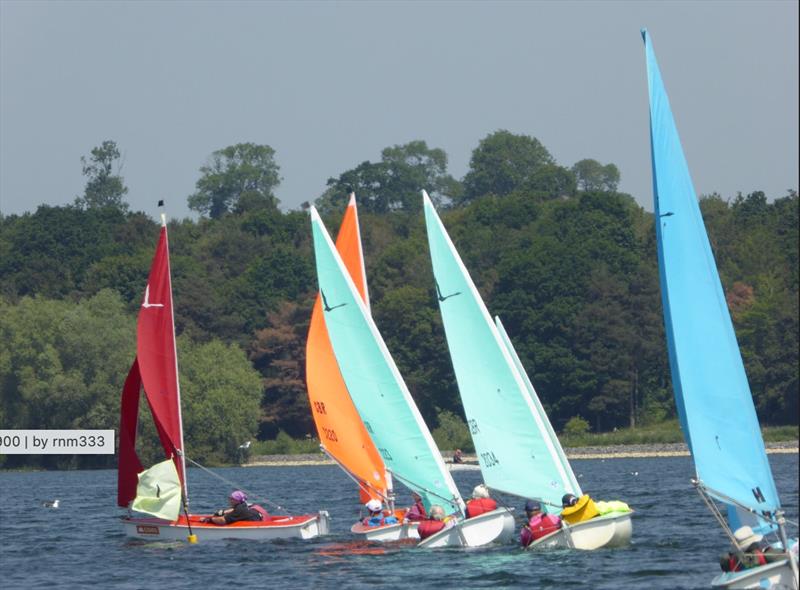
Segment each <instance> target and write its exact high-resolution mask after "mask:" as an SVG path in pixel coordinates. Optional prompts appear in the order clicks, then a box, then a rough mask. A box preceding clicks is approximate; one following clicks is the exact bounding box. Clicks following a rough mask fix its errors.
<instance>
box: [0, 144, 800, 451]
mask: <svg viewBox="0 0 800 590" xmlns="http://www.w3.org/2000/svg"><path fill="white" fill-rule="evenodd" d="M119 162H120V152H119V149H118V148H117V145H116V144H115V143H114V142H113V141H106V142H104V143H103V144H102V145H101V146H98V147H96V148H94V149H93V150H92V151H91V152H90V154H89V155H88V156H87V157H86V158H83V159H82V166H83V173H84V175H85V176H86V187H85V191H84V194H82V195H80V196H78V197H76V198H75V201H74V203H73V204H72V205H69V206H64V207H50V206H40V207H39V208H38V209H37V210H36V211H35V212H33V213H26V214H24V215H10V216H2V215H1V214H0V400H2V403H0V425H2V428H4V429H8V428H116V426H117V420H118V403H119V402H118V400H119V394H120V391H121V388H122V383H123V381H124V378H125V376H126V374H127V371H128V368H129V366H130V363H131V362H132V360H133V358H134V355H135V324H136V313H137V310H138V306H139V304H140V302H141V297H142V293H143V289H144V285H145V283H146V280H147V274H148V271H149V266H150V261H151V258H152V256H153V252H154V248H155V244H156V240H157V235H158V223H157V222H156V220H155V219H154V218H155V217H156V213H157V211H156V207H155V203H154V207H153V210H152V211H147V212H133V211H130V210H129V206H128V204H127V202H126V201H125V195H126V193H127V187H126V186H125V184H124V177H123V175H122V170H120V168H119ZM619 179H620V175H619V171H618V170H617V168H616V166H614V165H613V164H607V165H602V164H600V163H599V162H597V161H595V160H591V159H586V160H582V161H581V162H578V163H576V164H574V165H573V166H571V167H567V166H562V165H560V164H559V163H557V162H556V161H555V160H554V158H553V157H552V156H551V155H550V154H549V152H548V151H547V149H546V148H545V146H543V145H542V144H541V143H540V142H539V141H538V140H536V139H535V138H533V137H529V136H524V135H516V134H513V133H510V132H508V131H497V132H495V133H492V134H490V135H488V136H487V137H486V138H484V139H483V140H481V142H480V143H479V145H478V146H477V147H476V148H475V150H474V151H473V155H472V159H471V161H470V168H469V171H468V173H467V174H466V175H465V177H464V178H463V179H461V180H458V179H455V178H453V177H452V176H451V175H450V174H449V173H448V172H447V155H446V154H445V152H444V151H442V150H441V149H435V148H429V147H428V146H427V145H426V143H425V142H423V141H414V142H411V143H408V144H405V145H399V146H393V147H388V148H386V149H385V150H384V151H383V152H382V155H381V159H380V161H378V162H363V163H361V164H359V165H358V166H356V167H355V168H353V169H352V170H348V171H345V172H343V173H342V174H341V175H340V176H339V177H338V178H331V179H330V180H329V181H328V183H327V187H323V188H322V190H321V194H320V196H319V198H318V199H317V200H316V202H315V203H314V204H315V205H316V206H317V208H318V209H319V210H320V212H321V213H322V215H323V218H324V219H325V221H326V223H327V225H328V228H329V230H330V231H331V233H332V234H334V235H335V232H336V229H337V228H338V224H339V221H340V219H341V215H342V212H343V209H344V206H345V204H346V202H347V198H348V194H349V192H350V191H355V193H356V195H357V198H358V202H359V212H360V222H361V231H362V238H363V243H364V250H365V256H366V266H367V276H368V282H369V289H370V296H371V300H372V310H373V315H374V317H375V319H376V322H377V324H378V326H379V328H380V329H381V332H382V334H383V336H384V339H385V340H386V342H387V345H388V347H389V349H390V351H391V352H392V354H393V355H394V358H395V360H396V361H397V364H398V366H399V368H400V370H401V372H402V374H403V375H404V377H405V379H406V382H407V383H408V386H409V389H410V390H411V393H412V395H413V396H414V398H415V399H416V401H417V404H418V405H419V408H420V410H421V412H422V414H423V416H424V417H425V419H426V421H427V422H428V424H429V426H430V427H431V428H435V427H436V426H437V424H438V423H439V421H440V419H441V418H442V417H443V416H444V417H448V416H450V414H449V413H453V414H456V415H461V409H460V403H459V398H458V392H457V390H456V387H455V378H454V375H453V372H452V367H451V365H450V359H449V355H448V352H447V344H446V342H445V340H444V332H443V329H442V325H441V320H440V318H439V312H438V307H437V304H436V297H435V288H434V283H433V278H432V274H431V266H430V261H429V258H428V247H427V239H426V236H425V228H424V220H423V216H422V212H421V206H422V201H421V196H420V189H422V188H425V189H427V190H428V192H429V193H430V194H431V196H432V198H433V199H434V201H435V202H436V203H437V205H438V206H439V208H440V212H441V214H442V219H443V221H444V223H445V225H446V226H447V228H448V231H449V232H450V234H451V236H452V238H453V241H454V242H455V244H456V247H457V248H458V249H459V251H460V253H461V255H462V258H463V259H464V262H465V264H466V265H467V267H468V269H469V270H470V272H471V273H472V276H473V278H474V280H475V281H476V283H477V285H478V288H479V290H480V291H481V293H482V295H483V297H484V299H485V301H486V303H487V305H488V307H489V309H490V311H491V312H492V313H495V314H498V315H500V316H501V317H502V319H503V322H504V324H505V326H506V328H507V330H508V332H509V334H510V336H511V338H512V340H513V341H514V344H515V346H516V348H517V350H518V352H519V353H520V356H521V358H522V360H523V363H524V364H525V366H526V368H527V370H528V373H529V375H530V376H531V379H532V381H533V383H534V385H535V386H536V389H537V391H538V393H539V395H540V397H541V398H542V402H543V403H544V406H545V408H546V410H547V411H548V414H549V416H550V418H551V421H552V422H553V424H554V426H555V428H556V429H557V430H561V429H562V428H563V427H564V425H565V423H566V422H567V421H568V420H570V419H571V418H574V417H576V416H579V417H581V418H583V419H585V420H586V421H588V423H589V424H590V425H591V428H592V429H593V430H594V431H597V432H602V431H607V430H611V429H614V428H616V427H623V426H626V427H627V426H637V425H644V424H652V423H655V422H659V421H662V420H665V419H670V418H673V417H674V415H675V408H674V403H673V399H672V391H671V385H670V376H669V363H668V359H667V353H666V348H665V338H664V328H663V321H662V311H661V299H660V294H659V285H658V270H657V261H656V246H655V232H654V227H653V215H652V213H649V212H646V211H645V210H643V209H642V208H641V207H640V206H639V205H637V204H636V202H635V201H634V199H633V198H632V197H631V196H630V195H627V194H622V193H619V192H617V185H618V183H619ZM280 181H281V177H280V170H279V167H278V165H277V163H276V160H275V152H274V150H273V149H272V148H270V147H269V146H266V145H255V144H238V145H234V146H230V147H226V148H224V149H221V150H219V151H217V152H215V153H213V154H212V155H211V156H210V158H209V160H208V161H207V162H206V163H205V165H203V166H202V167H201V168H200V171H199V178H198V180H197V184H196V192H195V193H194V194H192V195H189V196H188V203H189V206H190V208H191V209H192V210H194V211H196V212H197V213H198V219H195V220H193V219H184V220H180V221H179V220H172V221H170V224H169V230H170V247H171V263H172V273H173V289H174V302H175V313H176V329H177V333H178V334H179V341H178V347H179V365H180V371H181V380H182V381H181V388H182V395H183V402H184V424H185V425H186V437H187V448H188V452H189V454H190V455H191V456H192V457H194V458H196V459H200V460H205V461H211V462H214V461H224V460H231V459H234V458H235V457H236V450H237V447H238V445H239V444H241V443H242V442H243V441H245V440H250V439H253V438H254V437H257V438H258V439H260V440H267V439H272V438H275V437H276V436H277V435H278V434H279V432H280V431H283V432H285V433H288V434H289V435H291V436H293V437H305V436H307V435H313V433H314V426H313V423H312V421H311V414H310V411H309V407H308V398H307V395H306V391H305V379H304V372H305V340H306V332H307V329H308V323H309V316H310V313H311V307H312V303H313V300H314V297H315V291H316V283H315V281H316V278H315V272H314V262H313V252H312V246H311V232H310V224H309V220H308V215H307V212H305V211H303V210H300V211H288V212H282V211H281V210H280V209H279V202H278V200H277V198H276V197H275V194H274V193H275V189H276V187H278V186H279V184H280ZM17 197H18V196H17ZM31 197H33V196H31ZM41 197H42V196H40V195H36V198H37V199H41ZM174 198H175V199H176V200H177V199H185V198H187V196H186V195H177V196H175V197H174ZM306 205H307V204H306ZM306 205H304V208H305V206H306ZM701 207H702V211H703V214H704V217H705V220H706V225H707V228H708V232H709V236H710V239H711V242H712V247H713V249H714V252H715V256H716V259H717V264H718V266H719V269H720V274H721V277H722V282H723V285H724V288H725V292H726V296H727V300H728V305H729V307H730V309H731V312H732V315H733V318H734V322H735V325H736V330H737V335H738V338H739V344H740V346H741V349H742V353H743V356H744V359H745V363H746V368H747V372H748V376H749V379H750V385H751V389H752V392H753V396H754V400H755V403H756V407H757V410H758V414H759V417H760V419H761V421H762V423H763V424H797V422H798V328H799V326H798V223H799V222H800V217H799V215H798V196H797V192H796V191H795V190H790V191H788V194H786V195H765V194H764V193H762V192H754V193H752V194H748V195H742V194H739V195H735V196H731V197H730V198H723V197H722V196H719V195H710V196H705V197H703V198H702V200H701ZM166 210H167V213H168V212H169V202H167V207H166ZM709 345H713V343H709ZM721 410H724V408H721ZM140 422H141V426H140V428H141V429H142V430H143V431H144V432H143V436H142V439H143V440H144V441H145V442H144V444H143V448H142V451H143V453H144V455H145V457H144V458H148V454H150V455H152V454H153V453H154V445H153V444H152V442H147V441H149V440H150V441H154V440H155V434H154V428H153V426H152V421H151V420H150V419H149V418H146V419H143V420H141V421H140ZM3 461H4V462H5V465H6V466H19V465H26V464H27V465H45V466H52V465H56V464H59V465H62V464H63V463H64V461H65V459H64V458H63V457H58V456H43V457H30V456H7V457H0V464H2V462H3ZM69 461H70V462H71V463H72V464H76V461H82V463H79V464H95V465H97V464H102V465H112V464H113V463H114V458H113V457H97V456H94V457H93V456H84V457H83V458H80V459H76V458H72V459H70V460H69ZM59 462H60V463H59ZM98 462H99V463H98Z"/></svg>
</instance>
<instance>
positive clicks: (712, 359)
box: [642, 30, 798, 588]
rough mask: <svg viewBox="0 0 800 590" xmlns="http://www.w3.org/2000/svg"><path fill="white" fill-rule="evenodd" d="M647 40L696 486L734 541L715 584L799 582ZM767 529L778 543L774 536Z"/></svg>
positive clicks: (663, 271)
mask: <svg viewBox="0 0 800 590" xmlns="http://www.w3.org/2000/svg"><path fill="white" fill-rule="evenodd" d="M642 39H643V41H644V46H645V56H646V61H647V78H648V88H649V106H650V146H651V150H652V159H651V163H652V171H653V196H654V202H655V220H656V238H657V246H658V268H659V278H660V282H661V295H662V303H663V308H664V309H663V311H664V324H665V327H666V332H667V348H668V351H669V362H670V370H671V374H672V385H673V389H674V394H675V405H676V406H677V408H678V414H679V417H680V421H681V430H682V431H683V435H684V437H685V438H686V443H687V445H688V446H689V450H690V452H691V454H692V457H693V459H694V464H695V469H696V472H697V479H696V480H694V481H693V483H694V485H695V487H696V489H697V491H698V492H699V493H700V495H701V497H702V498H703V500H704V502H705V503H706V505H707V506H708V508H709V509H710V510H711V512H712V514H713V515H714V516H715V517H716V519H717V521H718V522H719V524H720V526H721V527H722V529H723V530H724V531H725V533H726V534H727V535H728V537H729V539H730V540H731V544H732V546H733V551H732V552H731V553H730V554H729V555H728V557H727V558H725V557H723V559H722V561H721V565H725V566H727V569H729V570H730V571H726V572H724V573H721V574H719V575H718V576H717V577H715V578H714V579H713V581H712V583H711V584H712V586H713V587H716V588H797V586H798V567H797V540H794V543H793V547H794V550H792V544H790V543H789V541H788V539H787V534H786V530H785V519H784V516H783V510H782V508H781V503H780V500H779V498H778V491H777V489H776V487H775V481H774V479H773V477H772V470H771V468H770V464H769V461H768V460H767V455H766V452H765V449H764V440H763V438H762V436H761V430H760V428H759V423H758V417H757V416H756V412H755V407H754V405H753V396H752V394H751V392H750V385H749V383H748V381H747V375H746V373H745V370H744V363H743V362H742V355H741V352H740V351H739V345H738V343H737V341H736V334H735V332H734V328H733V322H732V321H731V316H730V313H729V311H728V307H727V303H726V299H725V293H724V292H723V289H722V283H721V282H720V278H719V274H718V272H717V266H716V263H715V261H714V255H713V253H712V251H711V245H710V243H709V240H708V235H707V234H706V231H705V225H704V223H703V216H702V214H701V211H700V207H699V204H698V201H697V196H696V195H695V191H694V187H693V185H692V180H691V177H690V175H689V167H688V165H687V164H686V159H685V156H684V154H683V148H682V147H681V142H680V138H679V136H678V131H677V128H676V126H675V121H674V119H673V116H672V111H671V108H670V104H669V99H668V98H667V93H666V90H665V88H664V83H663V81H662V79H661V72H660V70H659V67H658V62H657V61H656V56H655V52H654V50H653V46H652V44H651V41H650V37H649V36H648V33H647V31H646V30H642ZM718 503H719V504H722V506H723V507H724V508H723V509H722V510H724V511H725V512H726V515H723V512H722V510H721V509H720V506H719V505H718ZM765 536H773V538H774V541H773V542H772V543H767V542H765V539H764V537H765ZM762 543H763V544H762ZM753 547H755V549H753ZM748 558H749V559H748ZM773 560H774V561H773ZM723 569H725V568H723Z"/></svg>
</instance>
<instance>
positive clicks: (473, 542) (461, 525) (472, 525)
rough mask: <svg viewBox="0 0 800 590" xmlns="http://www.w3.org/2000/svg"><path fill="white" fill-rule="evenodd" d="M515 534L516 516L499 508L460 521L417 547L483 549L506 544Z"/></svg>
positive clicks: (421, 542)
mask: <svg viewBox="0 0 800 590" xmlns="http://www.w3.org/2000/svg"><path fill="white" fill-rule="evenodd" d="M513 534H514V515H513V514H512V513H511V510H508V509H506V508H498V509H497V510H492V511H491V512H487V513H486V514H481V515H480V516H476V517H474V518H467V519H465V520H460V521H458V522H457V523H456V525H455V526H453V527H450V528H449V529H444V530H442V531H439V532H438V533H436V534H435V535H431V536H430V537H428V538H427V539H425V540H424V541H420V542H419V544H418V545H417V547H425V548H436V547H481V546H483V545H488V544H489V543H505V542H507V541H508V540H509V539H511V537H512V536H513Z"/></svg>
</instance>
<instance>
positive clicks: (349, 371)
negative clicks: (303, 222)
mask: <svg viewBox="0 0 800 590" xmlns="http://www.w3.org/2000/svg"><path fill="white" fill-rule="evenodd" d="M311 227H312V232H313V236H314V256H315V258H316V263H317V280H318V282H319V291H320V295H321V297H322V304H323V305H322V307H323V311H324V317H325V325H326V328H327V330H328V336H329V337H330V340H331V344H332V345H333V351H334V354H335V355H336V361H337V363H338V365H339V370H340V371H341V374H342V377H343V378H344V382H345V385H346V386H347V389H348V391H349V392H350V397H351V398H352V400H353V404H354V405H355V407H356V409H357V410H358V413H359V415H360V416H361V419H362V420H363V421H364V426H365V427H366V429H367V432H369V435H370V437H371V438H372V440H373V442H374V443H375V446H376V447H377V449H378V452H380V454H381V456H382V457H383V460H384V462H385V464H386V468H387V469H388V470H389V471H390V472H391V473H392V475H393V476H394V477H395V479H397V480H399V481H400V482H401V483H402V484H404V485H405V486H406V487H408V488H410V489H411V490H413V491H415V492H417V493H419V494H420V496H422V500H423V502H424V504H425V506H426V508H430V507H431V506H432V505H433V504H439V505H441V506H443V507H444V508H445V510H446V511H448V512H460V513H462V514H463V513H464V501H463V500H462V499H461V496H460V494H459V493H458V488H457V487H456V484H455V482H454V481H453V478H452V477H451V476H450V472H449V471H448V470H447V468H446V467H445V464H444V461H443V460H442V456H441V454H440V453H439V449H437V448H436V443H434V441H433V437H432V436H431V433H430V431H429V430H428V427H427V426H426V425H425V422H424V421H423V420H422V416H421V415H420V413H419V410H418V409H417V406H416V404H415V403H414V400H413V399H412V398H411V394H410V393H409V391H408V388H407V387H406V384H405V382H404V381H403V378H402V376H401V375H400V372H399V371H398V369H397V366H396V365H395V363H394V360H393V359H392V357H391V355H390V354H389V351H388V349H387V348H386V344H385V343H384V341H383V338H382V337H381V335H380V333H379V332H378V328H377V327H376V326H375V323H374V322H373V320H372V317H371V315H370V313H369V311H368V310H367V309H366V307H365V305H364V302H363V300H362V299H361V296H360V295H359V294H358V290H357V289H356V287H355V285H354V284H353V281H352V279H351V278H350V274H349V273H348V272H347V270H346V268H345V266H344V263H343V262H342V260H341V258H340V257H339V254H338V252H337V251H336V247H335V246H334V245H333V242H332V241H331V239H330V236H329V235H328V232H327V230H326V229H325V226H324V225H323V223H322V220H321V219H320V217H319V214H318V213H317V211H316V209H314V207H312V208H311ZM330 434H331V436H337V433H334V432H332V433H330ZM338 436H344V434H343V433H339V434H338Z"/></svg>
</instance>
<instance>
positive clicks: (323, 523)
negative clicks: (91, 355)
mask: <svg viewBox="0 0 800 590" xmlns="http://www.w3.org/2000/svg"><path fill="white" fill-rule="evenodd" d="M161 222H162V225H161V235H160V237H159V240H158V246H157V247H156V253H155V256H154V257H153V263H152V266H151V268H150V276H149V278H148V280H147V287H146V288H145V291H144V300H143V301H142V305H141V309H140V310H139V319H138V325H137V333H136V336H137V338H136V358H135V359H134V361H133V365H132V366H131V369H130V372H129V373H128V377H127V379H126V380H125V385H124V387H123V390H122V402H121V411H120V431H119V463H118V482H117V483H118V487H117V504H118V505H119V506H122V507H130V504H131V502H132V501H133V500H134V499H135V498H136V491H137V484H138V479H139V477H138V475H139V473H141V472H142V471H143V470H144V468H143V467H142V463H141V461H140V460H139V457H138V456H137V454H136V430H137V420H138V414H139V398H140V390H141V389H142V387H144V392H145V396H146V397H147V403H148V405H149V407H150V412H151V414H152V416H153V421H154V422H155V426H156V430H157V431H158V437H159V439H160V441H161V446H162V448H163V449H164V455H165V457H166V458H167V459H172V461H173V462H174V463H175V468H176V470H177V474H178V478H179V480H180V485H181V490H182V505H183V511H184V513H183V514H181V515H178V516H177V517H176V519H175V520H165V519H163V518H140V517H134V516H130V515H129V516H128V517H126V518H124V519H123V523H124V528H125V532H126V534H128V535H129V536H133V537H138V538H142V539H151V540H153V539H159V540H180V539H186V538H189V540H190V541H194V540H212V539H223V538H224V539H229V538H242V539H278V538H289V537H299V538H303V539H309V538H312V537H316V536H318V535H322V534H327V532H328V513H327V512H324V511H322V512H319V513H316V514H305V515H302V516H264V518H263V519H262V520H261V521H245V522H235V523H231V524H229V525H225V526H220V525H215V524H210V523H203V522H201V519H203V518H205V517H208V516H210V515H208V514H196V515H195V514H190V513H189V511H188V486H187V481H186V480H187V477H186V459H185V450H184V443H183V422H182V418H181V393H180V381H179V379H178V355H177V349H176V346H175V320H174V315H173V311H172V283H171V279H170V267H169V242H168V239H167V225H166V220H165V217H164V215H163V214H162V216H161Z"/></svg>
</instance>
